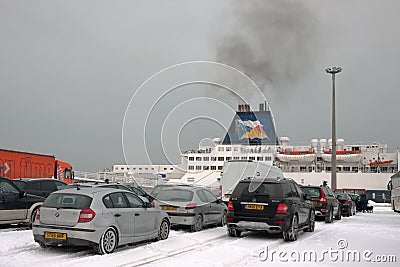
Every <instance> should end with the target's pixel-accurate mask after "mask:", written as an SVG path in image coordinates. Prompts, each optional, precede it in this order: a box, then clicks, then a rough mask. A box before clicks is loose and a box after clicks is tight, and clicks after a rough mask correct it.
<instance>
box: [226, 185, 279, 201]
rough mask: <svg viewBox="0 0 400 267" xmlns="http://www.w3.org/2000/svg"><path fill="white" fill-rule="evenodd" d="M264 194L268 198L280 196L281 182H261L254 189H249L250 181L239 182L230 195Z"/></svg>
mask: <svg viewBox="0 0 400 267" xmlns="http://www.w3.org/2000/svg"><path fill="white" fill-rule="evenodd" d="M246 196H247V197H248V196H266V197H270V198H281V197H282V187H281V184H276V183H262V184H260V185H259V186H258V187H256V188H255V190H251V183H239V184H238V185H237V186H236V187H235V189H234V190H233V192H232V197H246Z"/></svg>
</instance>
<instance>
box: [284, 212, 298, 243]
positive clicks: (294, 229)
mask: <svg viewBox="0 0 400 267" xmlns="http://www.w3.org/2000/svg"><path fill="white" fill-rule="evenodd" d="M298 235H299V221H298V219H297V215H293V217H292V222H291V223H290V228H289V229H288V230H287V231H284V232H283V239H284V240H285V241H296V240H297V237H298Z"/></svg>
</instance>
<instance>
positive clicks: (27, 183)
mask: <svg viewBox="0 0 400 267" xmlns="http://www.w3.org/2000/svg"><path fill="white" fill-rule="evenodd" d="M12 181H13V182H14V184H15V185H16V186H18V187H19V189H21V190H22V191H25V192H26V193H28V194H31V195H35V196H41V197H48V196H49V195H50V193H53V192H54V191H58V190H62V189H64V188H65V187H67V184H66V183H64V182H61V181H58V180H56V179H52V178H21V179H16V180H12Z"/></svg>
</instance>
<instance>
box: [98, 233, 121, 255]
mask: <svg viewBox="0 0 400 267" xmlns="http://www.w3.org/2000/svg"><path fill="white" fill-rule="evenodd" d="M117 241H118V240H117V233H116V231H115V230H114V228H111V227H110V228H108V229H107V230H106V231H105V232H104V234H103V235H102V236H101V238H100V242H99V244H97V247H96V249H97V253H99V254H100V255H103V254H110V253H113V252H114V250H115V249H116V248H117Z"/></svg>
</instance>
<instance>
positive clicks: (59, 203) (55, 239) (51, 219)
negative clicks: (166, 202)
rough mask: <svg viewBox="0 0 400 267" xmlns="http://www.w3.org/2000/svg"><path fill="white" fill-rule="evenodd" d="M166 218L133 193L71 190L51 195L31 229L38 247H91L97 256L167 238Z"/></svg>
mask: <svg viewBox="0 0 400 267" xmlns="http://www.w3.org/2000/svg"><path fill="white" fill-rule="evenodd" d="M169 231H170V222H169V219H168V215H167V214H166V213H165V212H164V211H161V210H158V209H154V208H152V207H151V204H150V203H148V202H146V201H145V200H144V199H142V198H141V197H139V196H137V195H135V194H134V193H132V192H128V191H125V190H120V189H112V188H101V187H94V188H73V189H64V190H61V191H57V192H54V193H52V194H50V195H49V196H48V197H47V199H46V200H45V202H44V203H43V205H42V207H41V208H40V210H39V212H38V213H37V215H36V220H35V222H34V224H33V227H32V232H33V237H34V240H35V241H36V242H37V243H39V244H40V246H41V247H49V246H63V245H72V246H91V247H94V248H95V250H96V251H97V252H98V253H99V254H108V253H112V252H113V251H114V250H115V248H116V247H118V246H120V245H124V244H128V243H135V242H139V241H144V240H151V239H157V240H162V239H167V238H168V235H169Z"/></svg>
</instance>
